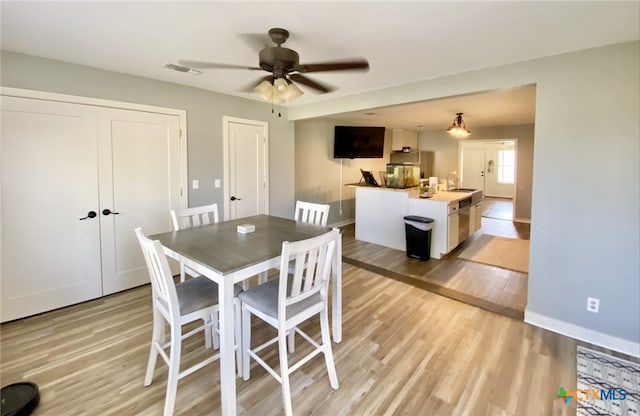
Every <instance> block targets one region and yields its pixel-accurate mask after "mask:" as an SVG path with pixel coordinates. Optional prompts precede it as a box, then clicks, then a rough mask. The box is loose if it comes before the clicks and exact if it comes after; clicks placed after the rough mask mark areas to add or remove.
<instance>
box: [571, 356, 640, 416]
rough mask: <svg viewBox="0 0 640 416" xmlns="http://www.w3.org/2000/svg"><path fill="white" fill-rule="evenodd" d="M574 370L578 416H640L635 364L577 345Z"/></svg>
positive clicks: (639, 367)
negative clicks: (575, 373) (575, 370)
mask: <svg viewBox="0 0 640 416" xmlns="http://www.w3.org/2000/svg"><path fill="white" fill-rule="evenodd" d="M576 369H577V379H578V380H577V388H578V390H576V391H575V392H572V394H571V396H573V398H574V399H576V402H577V411H576V414H577V415H578V416H596V415H597V416H600V415H612V416H627V415H629V416H637V415H638V414H640V365H639V364H636V363H632V362H630V361H627V360H623V359H620V358H616V357H613V356H611V355H608V354H604V353H601V352H598V351H593V350H590V349H588V348H584V347H581V346H578V353H577V367H576ZM571 396H567V397H571ZM570 400H571V399H569V400H566V398H565V401H570Z"/></svg>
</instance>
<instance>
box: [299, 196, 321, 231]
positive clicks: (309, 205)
mask: <svg viewBox="0 0 640 416" xmlns="http://www.w3.org/2000/svg"><path fill="white" fill-rule="evenodd" d="M329 208H330V206H329V205H327V204H316V203H313V202H304V201H296V210H295V215H294V219H295V220H296V221H301V222H306V223H309V224H315V225H322V226H325V227H326V225H327V220H328V219H329Z"/></svg>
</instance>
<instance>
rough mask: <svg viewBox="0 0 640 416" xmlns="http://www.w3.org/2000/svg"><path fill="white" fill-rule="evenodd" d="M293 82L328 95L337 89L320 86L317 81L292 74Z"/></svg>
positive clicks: (290, 76)
mask: <svg viewBox="0 0 640 416" xmlns="http://www.w3.org/2000/svg"><path fill="white" fill-rule="evenodd" d="M289 78H290V79H291V81H295V82H297V83H299V84H302V85H306V86H307V87H309V88H313V89H314V90H317V91H320V92H322V93H327V92H331V91H333V90H334V89H335V88H332V87H329V86H328V85H323V84H320V83H319V82H317V81H314V80H312V79H310V78H307V77H305V76H304V75H300V74H291V75H289Z"/></svg>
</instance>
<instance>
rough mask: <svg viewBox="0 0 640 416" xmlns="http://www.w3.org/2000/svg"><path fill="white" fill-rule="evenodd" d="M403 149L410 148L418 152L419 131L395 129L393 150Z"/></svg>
mask: <svg viewBox="0 0 640 416" xmlns="http://www.w3.org/2000/svg"><path fill="white" fill-rule="evenodd" d="M403 147H410V148H411V150H418V132H417V131H413V130H405V129H393V141H392V146H391V150H394V151H396V150H402V148H403Z"/></svg>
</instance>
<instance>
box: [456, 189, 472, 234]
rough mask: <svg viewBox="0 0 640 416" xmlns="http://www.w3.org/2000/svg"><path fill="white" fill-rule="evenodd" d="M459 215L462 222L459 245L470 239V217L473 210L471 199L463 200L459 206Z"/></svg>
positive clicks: (459, 224) (460, 223)
mask: <svg viewBox="0 0 640 416" xmlns="http://www.w3.org/2000/svg"><path fill="white" fill-rule="evenodd" d="M458 207H459V209H458V215H459V218H460V220H459V221H460V222H459V223H458V244H460V243H462V242H463V241H464V240H466V239H467V238H469V219H470V217H469V215H470V213H471V212H470V210H471V197H469V198H465V199H461V200H460V202H459V205H458Z"/></svg>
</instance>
